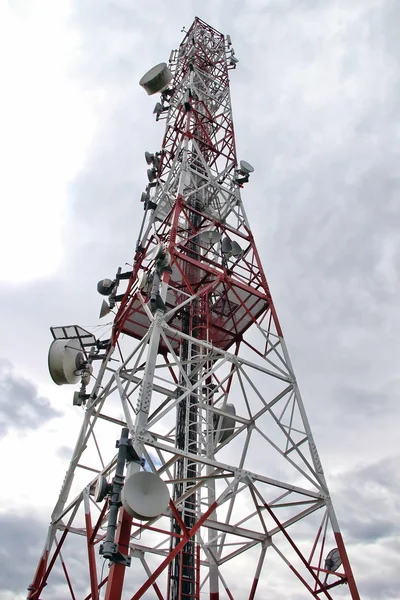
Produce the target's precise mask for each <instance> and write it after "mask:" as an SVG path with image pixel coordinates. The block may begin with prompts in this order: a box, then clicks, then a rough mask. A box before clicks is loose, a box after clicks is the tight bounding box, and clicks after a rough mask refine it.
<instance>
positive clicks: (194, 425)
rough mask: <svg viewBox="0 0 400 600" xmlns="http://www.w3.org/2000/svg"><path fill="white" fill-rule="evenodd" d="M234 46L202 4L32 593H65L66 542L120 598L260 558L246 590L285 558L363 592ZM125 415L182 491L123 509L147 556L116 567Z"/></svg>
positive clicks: (179, 68) (222, 585)
mask: <svg viewBox="0 0 400 600" xmlns="http://www.w3.org/2000/svg"><path fill="white" fill-rule="evenodd" d="M232 56H233V55H232V48H231V45H230V42H229V41H228V39H226V38H225V37H224V36H223V35H222V34H221V33H219V32H218V31H216V30H215V29H213V28H212V27H210V26H209V25H207V24H206V23H204V22H203V21H201V20H200V19H198V18H196V19H195V21H194V23H193V25H192V26H191V27H190V29H189V30H188V32H186V33H185V37H184V40H183V42H182V44H181V45H180V47H179V48H178V50H176V51H174V52H173V53H172V55H171V61H170V68H171V70H172V72H173V80H172V81H171V83H170V87H169V88H168V89H167V90H164V91H163V92H162V94H161V98H160V106H161V112H160V114H159V115H158V116H157V118H160V119H163V122H164V123H165V134H164V139H163V143H162V147H161V149H160V152H159V153H158V154H157V161H156V162H153V167H154V168H153V167H152V175H151V178H153V176H154V180H153V181H152V182H150V185H149V186H148V188H147V189H146V205H145V211H144V216H143V221H142V224H141V226H140V231H139V235H138V243H137V247H136V253H135V256H134V264H133V268H132V273H131V274H130V276H129V275H127V277H129V278H128V279H127V280H126V282H125V285H126V289H125V291H124V292H123V293H122V294H121V295H120V304H119V307H118V309H117V314H116V317H115V320H114V325H113V330H112V335H111V341H110V343H109V345H108V349H107V351H106V356H105V357H104V358H103V360H102V362H101V364H100V367H99V369H98V372H97V374H96V378H95V380H94V381H95V384H94V386H93V389H92V390H91V393H90V397H89V398H88V400H87V405H86V408H85V410H84V414H83V423H82V427H81V430H80V433H79V435H78V440H77V442H76V445H75V449H74V451H73V457H72V459H71V463H70V465H69V468H68V470H67V474H66V477H65V480H64V482H63V485H62V489H61V492H60V495H59V498H58V501H57V503H56V506H55V509H54V511H53V514H52V523H51V526H50V529H49V533H48V537H47V543H46V547H45V550H44V553H43V554H42V557H41V559H40V561H39V565H38V568H37V571H36V575H35V578H34V581H33V583H32V586H31V589H30V592H29V596H28V597H29V598H30V599H31V600H33V599H35V600H39V597H40V598H43V600H46V598H51V597H52V592H51V590H50V588H51V586H50V584H51V575H52V571H53V570H54V569H55V568H56V564H57V558H58V557H61V548H62V551H63V556H62V560H61V570H62V572H63V574H64V577H65V585H64V587H63V593H64V592H65V595H68V594H69V595H70V596H71V597H72V598H74V597H76V598H78V597H86V600H89V599H90V598H93V599H95V598H97V599H98V598H99V597H100V590H101V589H102V588H103V587H104V586H105V587H106V592H105V597H106V598H107V599H110V600H111V599H112V600H121V596H122V593H123V590H124V594H125V596H126V597H128V596H132V600H138V599H139V598H142V597H145V595H146V594H153V596H152V597H156V598H158V600H161V599H164V600H198V599H199V598H200V590H201V592H202V593H203V592H204V591H205V589H206V587H208V594H209V597H210V600H218V598H220V597H221V600H222V598H226V597H228V598H233V591H232V590H233V584H237V577H235V573H237V572H238V571H239V570H240V571H241V570H242V569H241V565H242V564H244V563H242V562H241V561H246V564H251V565H252V567H251V575H250V578H249V579H246V576H243V578H242V581H241V582H240V584H241V585H242V588H241V591H240V597H242V596H243V597H247V598H249V599H252V598H255V597H257V595H259V596H260V597H261V595H262V594H263V593H264V591H263V589H265V587H264V585H265V584H264V579H265V580H268V575H269V573H270V572H274V573H277V574H280V573H281V571H280V570H279V569H280V568H281V567H280V565H282V566H283V567H288V568H289V570H290V571H291V572H292V573H293V581H296V582H299V584H300V587H301V589H302V590H303V591H304V593H305V596H304V597H314V598H328V599H329V598H333V599H334V598H335V594H336V589H337V587H338V586H339V585H340V584H342V583H346V584H348V589H349V598H351V599H352V600H359V595H358V592H357V588H356V584H355V581H354V577H353V575H352V571H351V567H350V562H349V560H348V557H347V553H346V550H345V547H344V543H343V539H342V536H341V534H340V530H339V526H338V523H337V520H336V516H335V513H334V510H333V507H332V503H331V500H330V498H329V493H328V488H327V485H326V481H325V477H324V473H323V470H322V466H321V462H320V459H319V456H318V452H317V449H316V446H315V442H314V439H313V436H312V433H311V429H310V426H309V422H308V418H307V415H306V411H305V408H304V404H303V401H302V398H301V395H300V391H299V388H298V385H297V381H296V378H295V374H294V370H293V367H292V365H291V362H290V358H289V354H288V351H287V348H286V345H285V341H284V338H283V334H282V330H281V327H280V324H279V320H278V317H277V313H276V310H275V306H274V303H273V300H272V297H271V294H270V291H269V287H268V283H267V280H266V277H265V274H264V271H263V268H262V264H261V260H260V257H259V254H258V251H257V247H256V244H255V241H254V239H253V236H252V232H251V228H250V224H249V221H248V218H247V215H246V212H245V209H244V206H243V202H242V198H241V189H242V187H243V185H244V184H245V183H246V181H245V179H246V177H244V176H245V175H246V173H244V172H243V169H242V167H241V166H240V163H239V164H238V160H237V154H236V147H235V136H234V127H233V119H232V110H231V98H230V90H229V77H228V70H229V69H230V68H231V67H232V66H233V64H234V62H235V61H233V63H232ZM157 248H158V251H157V252H155V250H156V249H157ZM153 251H154V252H153ZM151 252H153V254H151ZM139 279H140V285H139ZM120 284H121V285H122V282H120ZM119 292H120V290H118V293H119ZM121 297H122V300H121ZM121 427H127V428H128V429H129V432H130V437H131V440H132V442H131V443H132V445H133V448H134V450H135V452H136V455H137V456H139V457H140V459H143V460H144V469H146V470H148V471H152V472H153V473H156V474H157V475H158V476H159V477H160V478H161V479H163V480H164V481H165V483H166V485H167V486H168V489H169V493H170V497H171V502H170V505H169V507H168V508H166V509H165V511H163V512H162V513H161V514H160V515H158V516H156V517H154V518H153V519H149V520H148V521H146V522H143V521H142V522H139V521H137V520H132V518H131V517H130V516H129V515H128V513H126V511H125V510H123V509H121V510H120V512H119V517H118V529H117V534H116V537H115V542H116V544H117V547H118V549H119V552H120V554H121V555H124V554H127V553H128V552H129V553H130V556H131V559H132V563H131V567H130V568H129V569H128V568H126V567H125V565H124V564H123V563H113V565H112V566H111V569H110V571H109V573H108V574H107V576H106V577H103V573H102V568H103V564H102V561H101V558H100V556H99V554H98V551H97V550H98V548H99V547H100V546H101V543H103V542H104V540H105V537H106V532H107V527H108V526H109V525H110V521H111V516H110V515H111V512H112V510H111V509H112V503H111V499H110V501H108V500H107V498H106V499H105V500H99V501H98V502H96V501H95V499H94V493H95V487H96V482H97V479H98V476H99V475H100V476H104V477H106V478H107V481H108V482H110V481H112V480H113V478H114V477H116V472H117V457H116V455H115V445H114V444H115V441H116V440H117V439H118V438H119V436H120V429H121ZM93 506H96V509H97V510H96V518H93V520H92V515H91V508H92V507H93ZM114 512H115V510H114ZM57 530H58V531H60V532H61V537H60V539H59V541H57V540H56V532H57ZM79 543H80V544H81V545H79ZM335 547H337V548H338V550H339V553H340V557H341V560H342V567H341V569H340V571H339V570H338V571H336V572H332V571H330V570H329V565H328V567H327V566H326V564H325V558H326V554H327V552H329V550H331V549H332V548H335ZM267 549H269V550H268V552H267ZM71 557H74V559H75V561H76V558H77V557H78V561H80V562H81V564H82V565H84V566H82V581H81V580H79V581H78V576H77V575H76V576H75V574H72V572H71V571H68V570H67V568H66V566H65V565H66V564H67V563H68V564H70V558H71ZM135 559H136V560H135ZM276 560H279V563H277V562H274V561H276ZM85 561H86V562H85ZM269 563H270V564H272V565H273V569H271V568H268V567H267V568H265V565H268V564H269ZM286 573H287V571H282V578H285V581H286V577H287V575H286ZM79 577H81V573H80V574H79ZM55 580H56V578H55ZM83 580H85V581H84V582H83ZM82 582H83V583H82ZM47 584H49V585H47ZM82 586H84V589H83V587H82ZM245 588H246V589H245ZM103 591H104V590H103ZM149 597H150V596H149ZM342 597H343V595H341V596H340V598H342Z"/></svg>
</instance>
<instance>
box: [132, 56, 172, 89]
mask: <svg viewBox="0 0 400 600" xmlns="http://www.w3.org/2000/svg"><path fill="white" fill-rule="evenodd" d="M171 79H172V73H171V71H170V70H169V69H168V66H167V63H165V62H163V63H159V64H158V65H156V66H155V67H153V68H152V69H150V70H149V71H147V73H145V74H144V75H143V77H142V78H141V80H140V81H139V85H141V86H142V88H143V89H144V90H145V91H146V92H147V94H148V95H149V96H151V95H152V94H157V92H162V91H163V90H166V89H167V87H168V84H169V82H170V81H171Z"/></svg>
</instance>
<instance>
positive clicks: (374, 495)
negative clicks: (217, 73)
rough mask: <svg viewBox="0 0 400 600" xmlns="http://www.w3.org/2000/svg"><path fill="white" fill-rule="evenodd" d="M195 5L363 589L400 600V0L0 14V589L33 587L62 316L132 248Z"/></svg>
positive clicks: (91, 294) (64, 408) (53, 463)
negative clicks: (215, 61) (53, 331)
mask: <svg viewBox="0 0 400 600" xmlns="http://www.w3.org/2000/svg"><path fill="white" fill-rule="evenodd" d="M195 15H198V16H199V17H200V18H202V19H204V20H206V21H208V22H209V23H210V24H211V25H212V26H214V27H215V28H217V29H219V30H220V31H222V32H224V33H229V34H230V35H231V37H232V41H233V45H234V48H235V51H236V56H237V57H238V58H239V60H240V62H239V65H238V68H237V69H236V71H234V72H232V73H231V91H232V102H233V111H234V119H235V129H236V142H237V149H238V154H239V157H240V158H243V159H245V160H248V161H250V162H251V163H252V164H253V165H254V167H255V172H254V174H253V175H252V177H251V182H250V183H249V185H248V186H246V188H245V190H244V193H243V200H244V203H245V208H246V210H247V213H248V216H249V219H250V222H251V224H252V226H253V230H254V235H255V238H256V242H257V244H258V248H259V251H260V254H261V258H262V261H263V264H264V267H265V271H266V274H267V279H268V282H269V285H270V287H271V290H272V294H273V297H274V299H275V304H276V306H277V310H278V314H279V316H280V320H281V323H282V326H283V329H284V332H285V337H286V341H287V344H288V347H289V352H290V353H291V358H292V362H293V364H294V368H295V371H296V374H297V378H298V381H299V384H300V387H301V390H302V393H303V398H304V401H305V405H306V409H307V411H308V416H309V419H310V422H311V426H312V428H313V432H314V434H315V438H316V442H317V445H318V449H319V452H320V455H321V459H322V462H323V466H324V468H325V471H326V476H327V479H328V483H329V485H330V488H331V492H332V496H333V501H334V505H335V508H336V511H337V514H338V517H339V520H340V523H341V525H342V529H343V533H344V536H345V540H346V542H347V545H348V551H349V554H350V558H351V561H352V565H353V569H354V572H355V576H356V579H357V581H358V584H359V588H360V593H361V597H362V598H363V600H388V599H396V600H399V599H400V591H399V589H400V574H399V573H400V570H399V562H400V539H399V521H400V502H399V494H400V475H399V468H398V464H399V458H400V452H399V443H398V440H399V417H400V402H399V385H398V384H399V380H400V377H399V369H398V361H399V346H400V342H399V340H400V318H399V310H398V304H399V293H400V283H399V267H400V263H399V260H400V242H399V225H400V210H399V199H398V195H399V188H400V179H399V177H400V176H399V159H400V156H399V154H400V151H399V138H400V122H399V110H400V100H399V89H400V87H399V86H400V83H399V74H400V66H399V65H400V62H399V59H400V56H399V54H400V42H399V37H398V31H399V28H400V2H398V1H397V0H325V1H324V2H318V1H317V0H258V1H257V0H241V1H240V2H239V1H236V0H230V1H228V0H225V1H223V0H202V1H201V2H200V1H194V0H192V1H185V2H178V1H177V2H175V1H171V2H165V1H164V2H163V1H160V0H153V2H152V3H151V4H149V3H146V4H144V3H139V2H132V1H131V0H115V1H114V2H106V1H99V0H97V1H95V0H91V1H88V0H79V1H78V0H76V1H73V0H57V2H54V0H32V1H30V2H28V1H25V0H10V2H9V3H8V6H4V5H3V7H2V8H0V61H1V62H0V65H1V71H2V81H3V91H2V93H1V98H0V132H1V133H0V156H1V166H2V168H1V172H2V174H1V177H0V198H1V205H2V224H3V226H2V232H1V236H0V244H1V249H0V250H1V252H0V281H1V288H0V307H1V310H0V319H1V324H0V327H1V329H0V330H1V333H2V339H3V344H2V350H1V351H0V456H1V457H2V461H1V462H2V477H3V484H2V486H0V511H1V512H0V530H1V532H2V544H1V546H0V556H1V563H0V564H1V567H0V596H1V598H4V600H14V599H18V600H19V599H20V598H21V599H22V598H24V597H25V592H24V590H25V589H26V587H27V585H28V584H29V583H30V581H31V578H32V576H33V572H34V569H35V567H36V562H37V560H38V558H39V554H40V551H41V548H42V545H43V543H44V539H45V533H46V523H47V522H48V520H49V516H50V511H51V509H52V507H53V505H54V503H55V501H56V497H57V494H58V491H59V488H60V485H61V482H62V479H63V476H64V472H65V470H66V467H67V464H68V461H69V457H70V454H69V452H70V451H69V448H70V447H71V446H72V445H73V444H74V442H75V438H76V436H77V433H78V428H79V424H80V422H81V417H82V413H81V412H80V411H77V409H76V408H73V407H72V406H71V398H72V392H71V390H60V389H58V388H57V387H56V386H55V385H53V384H52V383H51V381H50V377H49V375H48V372H47V351H48V346H49V343H50V341H51V337H50V333H49V326H50V325H58V324H70V323H78V324H80V325H82V326H88V325H93V326H94V325H97V324H98V320H97V315H98V311H99V306H100V298H99V296H98V294H97V292H96V283H97V281H98V280H99V279H100V278H103V277H108V276H110V275H111V276H112V275H113V274H114V273H115V271H116V268H117V267H118V266H119V265H124V263H125V261H127V262H130V260H131V258H132V255H133V251H134V247H135V243H136V238H137V231H138V227H139V217H140V218H141V211H142V206H141V205H140V202H139V199H140V194H141V192H142V191H143V189H144V187H145V185H146V168H147V166H146V164H145V162H144V160H143V152H144V150H150V151H153V150H155V149H158V148H159V146H160V144H161V140H162V136H163V125H162V124H160V123H155V120H154V117H153V116H152V110H153V106H154V102H153V99H149V98H148V97H147V96H146V94H145V93H144V92H143V90H142V89H141V88H139V86H138V80H139V79H140V77H141V75H142V74H143V73H144V72H145V71H146V70H147V69H148V68H150V67H151V66H153V65H154V64H156V63H158V62H160V61H163V60H168V57H169V53H170V50H171V49H172V48H176V47H177V46H178V45H179V43H180V41H181V38H182V35H183V34H182V33H181V28H182V26H183V25H185V26H186V28H188V27H189V26H190V24H191V22H192V20H193V18H194V16H195ZM138 212H139V213H140V214H139V217H138V216H137V214H138ZM66 423H68V426H66ZM39 484H40V485H39ZM284 587H285V584H284V582H282V598H283V597H284V596H283V593H284V592H283V589H284Z"/></svg>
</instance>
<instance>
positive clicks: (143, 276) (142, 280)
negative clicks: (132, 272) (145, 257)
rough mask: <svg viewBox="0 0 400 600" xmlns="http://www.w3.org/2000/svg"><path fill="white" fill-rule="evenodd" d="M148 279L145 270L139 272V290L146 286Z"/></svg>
mask: <svg viewBox="0 0 400 600" xmlns="http://www.w3.org/2000/svg"><path fill="white" fill-rule="evenodd" d="M148 279H149V276H148V274H147V272H146V271H143V273H141V275H140V277H139V279H138V288H139V290H142V289H143V288H144V287H146V285H147V281H148Z"/></svg>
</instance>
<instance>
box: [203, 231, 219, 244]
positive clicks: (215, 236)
mask: <svg viewBox="0 0 400 600" xmlns="http://www.w3.org/2000/svg"><path fill="white" fill-rule="evenodd" d="M221 237H222V236H221V233H220V232H219V231H217V230H216V229H210V230H209V231H202V232H201V233H200V234H199V238H200V239H201V241H202V242H204V243H206V244H211V245H212V244H216V243H217V242H219V241H220V239H221Z"/></svg>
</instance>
